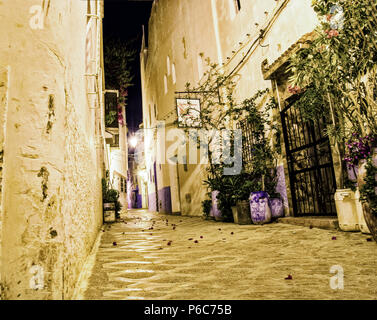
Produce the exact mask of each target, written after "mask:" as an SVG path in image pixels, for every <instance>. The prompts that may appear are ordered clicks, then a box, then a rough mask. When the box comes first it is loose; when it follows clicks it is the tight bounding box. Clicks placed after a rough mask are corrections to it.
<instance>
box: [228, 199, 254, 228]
mask: <svg viewBox="0 0 377 320" xmlns="http://www.w3.org/2000/svg"><path fill="white" fill-rule="evenodd" d="M232 212H233V219H234V223H237V224H240V225H245V224H252V221H251V215H250V203H249V201H238V202H237V205H236V206H235V207H232Z"/></svg>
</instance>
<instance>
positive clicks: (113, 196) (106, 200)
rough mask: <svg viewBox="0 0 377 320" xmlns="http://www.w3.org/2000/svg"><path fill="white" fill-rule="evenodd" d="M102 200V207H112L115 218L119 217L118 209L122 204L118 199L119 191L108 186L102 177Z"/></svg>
mask: <svg viewBox="0 0 377 320" xmlns="http://www.w3.org/2000/svg"><path fill="white" fill-rule="evenodd" d="M102 201H103V204H104V208H106V209H108V208H110V207H112V206H113V207H114V210H115V219H119V218H120V210H121V209H122V205H121V203H120V201H119V191H118V190H115V189H110V188H109V182H108V181H107V180H106V179H102Z"/></svg>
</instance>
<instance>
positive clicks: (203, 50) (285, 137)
mask: <svg viewBox="0 0 377 320" xmlns="http://www.w3.org/2000/svg"><path fill="white" fill-rule="evenodd" d="M317 24H318V20H317V16H316V14H315V12H314V10H313V8H312V7H311V0H279V1H276V0H267V1H266V0H256V1H245V0H237V1H236V0H220V1H215V0H211V1H201V0H192V1H191V0H190V1H170V0H156V1H154V3H153V7H152V13H151V17H150V21H149V32H148V43H146V42H145V41H144V43H143V45H142V49H141V75H142V87H143V121H144V128H145V137H146V138H145V159H146V161H145V163H146V170H147V172H148V193H149V208H150V209H151V210H155V211H160V212H165V213H178V212H179V213H181V214H182V215H202V209H201V201H202V200H204V198H205V194H206V192H207V190H206V188H205V187H204V186H203V180H204V178H205V168H206V166H205V165H194V164H187V165H184V164H178V165H176V164H167V163H166V161H165V162H164V163H159V161H158V158H159V157H160V156H161V155H159V150H161V148H163V149H164V150H162V152H165V151H166V150H167V148H168V147H169V146H171V144H172V142H169V141H166V142H165V143H166V145H165V146H162V145H157V133H156V132H157V131H156V127H157V125H158V123H159V121H165V124H166V127H167V128H166V130H169V127H174V121H175V120H176V118H177V113H176V102H175V98H177V97H179V94H177V93H176V92H181V91H184V90H185V84H186V83H191V84H192V85H194V86H195V84H197V83H199V82H200V80H201V79H202V77H203V73H204V72H205V70H206V65H205V61H204V59H205V58H206V57H209V58H210V59H211V61H212V62H215V63H218V64H219V66H221V67H222V70H223V72H224V74H229V73H230V72H232V70H234V72H236V73H237V74H238V78H237V88H236V90H235V91H236V98H237V99H239V101H241V100H243V99H245V98H250V97H252V96H253V95H254V94H255V93H256V92H257V91H258V90H262V89H266V88H269V89H270V91H271V92H272V93H273V94H274V96H275V97H276V100H277V101H278V102H279V110H278V111H276V113H275V116H277V118H278V119H280V120H279V125H280V128H281V130H282V133H283V134H282V136H281V143H282V146H283V154H282V157H281V158H280V159H278V172H279V185H278V188H279V190H278V191H279V192H280V193H281V195H282V197H283V199H284V202H285V211H286V214H289V215H318V214H329V215H335V214H336V213H335V205H334V198H333V194H334V192H335V188H336V183H335V175H334V165H335V166H336V165H337V164H336V163H334V164H333V161H332V159H331V156H329V157H327V158H326V156H323V153H318V152H317V151H316V150H319V149H320V150H323V151H324V152H325V153H326V152H327V153H330V154H331V151H330V144H329V141H328V139H327V138H326V137H325V136H324V134H323V131H320V132H317V133H316V134H317V137H316V138H313V137H312V138H310V139H312V140H311V141H307V140H305V139H306V137H307V133H308V132H306V130H308V129H307V127H305V126H304V124H303V122H302V121H301V120H300V115H298V114H296V111H295V110H294V109H293V108H291V107H290V96H292V93H290V92H289V90H288V88H287V87H288V76H287V74H286V73H285V71H286V66H287V61H288V58H289V56H290V55H291V54H292V53H293V52H294V51H295V50H297V49H299V48H300V47H301V46H302V45H303V43H304V41H305V40H307V39H310V37H311V33H312V31H313V30H314V28H315V27H316V25H317ZM280 116H281V117H280ZM146 128H148V130H146ZM310 134H311V133H310ZM295 135H296V139H297V141H301V142H300V143H301V144H300V146H297V145H292V139H291V136H295ZM297 143H299V142H297ZM244 148H251V146H248V145H244ZM305 154H306V155H308V157H312V156H313V158H312V160H311V161H312V162H310V161H308V162H306V163H304V161H301V160H300V157H302V155H304V156H305ZM300 161H301V162H300ZM334 161H335V160H334ZM298 162H300V163H298ZM319 163H320V164H321V165H319ZM301 166H303V167H302V168H300V167H301ZM298 168H300V169H298Z"/></svg>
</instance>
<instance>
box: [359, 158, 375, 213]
mask: <svg viewBox="0 0 377 320" xmlns="http://www.w3.org/2000/svg"><path fill="white" fill-rule="evenodd" d="M376 177H377V167H375V166H374V163H373V159H372V157H370V158H369V159H368V160H367V165H366V175H365V178H364V181H365V184H364V185H363V186H362V187H361V188H360V195H361V200H362V201H363V202H368V203H369V206H370V210H371V211H372V213H373V214H374V215H375V216H377V195H376V191H377V181H376Z"/></svg>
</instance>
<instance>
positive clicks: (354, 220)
mask: <svg viewBox="0 0 377 320" xmlns="http://www.w3.org/2000/svg"><path fill="white" fill-rule="evenodd" d="M334 197H335V205H336V212H337V214H338V223H339V227H340V229H341V230H342V231H359V230H360V228H359V218H358V216H357V209H356V197H355V192H353V191H352V190H351V189H338V190H336V192H335V196H334Z"/></svg>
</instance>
